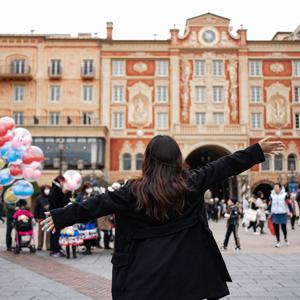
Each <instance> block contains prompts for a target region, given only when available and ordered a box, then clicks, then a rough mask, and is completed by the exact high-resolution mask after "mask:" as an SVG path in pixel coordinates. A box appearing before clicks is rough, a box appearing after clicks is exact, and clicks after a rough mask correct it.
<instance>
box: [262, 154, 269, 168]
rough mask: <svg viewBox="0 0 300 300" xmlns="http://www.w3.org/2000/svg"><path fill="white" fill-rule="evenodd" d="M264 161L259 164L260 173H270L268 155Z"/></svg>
mask: <svg viewBox="0 0 300 300" xmlns="http://www.w3.org/2000/svg"><path fill="white" fill-rule="evenodd" d="M265 158H266V160H265V161H264V162H263V163H262V164H261V170H262V171H270V168H271V157H270V155H265Z"/></svg>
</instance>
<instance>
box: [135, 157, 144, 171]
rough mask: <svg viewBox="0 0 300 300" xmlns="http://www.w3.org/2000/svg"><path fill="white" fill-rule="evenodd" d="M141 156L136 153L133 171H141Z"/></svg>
mask: <svg viewBox="0 0 300 300" xmlns="http://www.w3.org/2000/svg"><path fill="white" fill-rule="evenodd" d="M143 157H144V156H143V154H142V153H138V154H136V156H135V169H136V170H142V162H143Z"/></svg>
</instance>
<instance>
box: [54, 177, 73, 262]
mask: <svg viewBox="0 0 300 300" xmlns="http://www.w3.org/2000/svg"><path fill="white" fill-rule="evenodd" d="M64 183H65V178H64V177H63V176H62V175H59V176H57V177H56V178H55V179H54V180H53V182H52V187H51V189H50V194H49V210H52V209H58V208H62V207H64V206H66V205H67V204H68V202H69V200H68V198H67V197H66V195H65V194H64V192H63V186H64ZM65 227H66V226H65ZM61 229H62V228H61ZM59 236H60V231H59V230H57V231H56V232H53V233H51V235H50V256H53V257H58V256H64V254H63V252H62V251H61V247H60V246H59Z"/></svg>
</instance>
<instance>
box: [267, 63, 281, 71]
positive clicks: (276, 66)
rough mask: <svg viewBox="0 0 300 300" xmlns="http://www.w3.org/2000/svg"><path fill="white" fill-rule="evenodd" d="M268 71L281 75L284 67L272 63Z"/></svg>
mask: <svg viewBox="0 0 300 300" xmlns="http://www.w3.org/2000/svg"><path fill="white" fill-rule="evenodd" d="M270 70H271V71H272V72H274V73H281V72H283V71H284V65H283V64H280V63H273V64H271V65H270Z"/></svg>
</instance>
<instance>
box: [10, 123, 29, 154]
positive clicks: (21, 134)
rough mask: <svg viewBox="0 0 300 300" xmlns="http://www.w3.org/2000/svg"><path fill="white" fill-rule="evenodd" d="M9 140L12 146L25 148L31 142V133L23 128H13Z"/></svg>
mask: <svg viewBox="0 0 300 300" xmlns="http://www.w3.org/2000/svg"><path fill="white" fill-rule="evenodd" d="M11 142H12V146H13V147H14V148H23V149H27V148H28V147H29V146H30V145H31V143H32V136H31V133H30V132H29V131H28V130H27V129H25V128H15V129H14V130H13V137H12V141H11Z"/></svg>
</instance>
